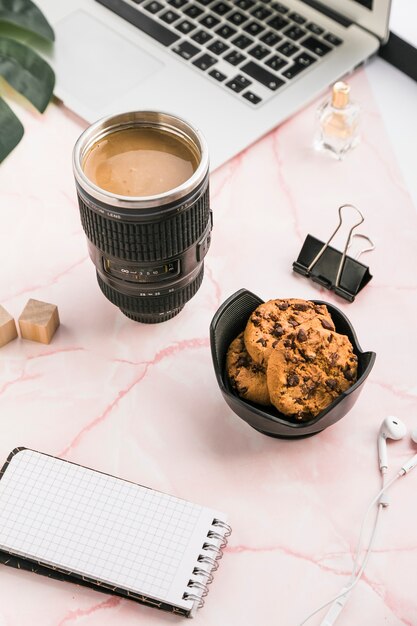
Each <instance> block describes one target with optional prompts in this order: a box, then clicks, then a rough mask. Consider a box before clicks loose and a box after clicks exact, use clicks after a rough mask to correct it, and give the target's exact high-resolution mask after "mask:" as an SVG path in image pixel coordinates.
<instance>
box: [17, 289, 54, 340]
mask: <svg viewBox="0 0 417 626" xmlns="http://www.w3.org/2000/svg"><path fill="white" fill-rule="evenodd" d="M58 326H59V315H58V307H57V306H56V305H55V304H48V302H41V301H40V300H33V299H32V298H31V299H30V300H28V301H27V304H26V306H25V308H24V309H23V311H22V314H21V316H20V317H19V327H20V334H21V335H22V337H23V339H30V340H31V341H39V342H40V343H50V342H51V339H52V337H53V336H54V334H55V331H56V329H57V328H58Z"/></svg>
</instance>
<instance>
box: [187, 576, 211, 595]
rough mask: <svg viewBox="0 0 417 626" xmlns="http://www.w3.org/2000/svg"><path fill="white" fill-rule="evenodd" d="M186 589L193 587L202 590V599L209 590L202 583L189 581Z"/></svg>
mask: <svg viewBox="0 0 417 626" xmlns="http://www.w3.org/2000/svg"><path fill="white" fill-rule="evenodd" d="M187 587H195V588H196V589H202V591H203V593H202V594H201V597H202V598H205V597H206V595H207V594H208V592H209V590H208V588H207V585H205V584H204V583H200V581H199V580H192V579H191V580H190V581H189V582H188V585H187Z"/></svg>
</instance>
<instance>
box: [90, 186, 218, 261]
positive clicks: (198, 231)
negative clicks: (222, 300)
mask: <svg viewBox="0 0 417 626" xmlns="http://www.w3.org/2000/svg"><path fill="white" fill-rule="evenodd" d="M78 204H79V207H80V214H81V223H82V226H83V228H84V231H85V233H86V235H87V237H88V238H89V240H90V241H91V242H92V243H93V244H94V245H95V246H96V247H97V248H99V250H101V251H102V252H105V253H107V254H109V255H111V256H113V257H116V258H120V259H124V260H128V261H159V260H162V259H167V258H170V257H174V256H177V255H179V254H181V253H182V252H184V250H186V249H187V248H189V247H190V246H191V245H193V244H194V243H195V242H196V241H197V240H198V239H199V238H200V237H201V235H202V234H203V233H204V230H205V228H206V226H207V222H208V220H209V219H210V212H209V189H208V186H207V188H206V190H205V192H204V193H203V195H201V196H200V198H198V200H196V201H195V202H194V203H193V204H192V206H191V207H190V208H189V209H187V210H185V211H181V212H180V213H177V214H175V215H174V216H172V217H169V218H167V219H165V220H163V221H157V222H148V223H143V222H127V221H126V222H123V221H121V220H120V221H117V220H112V219H109V218H107V217H104V216H103V215H99V214H98V213H96V212H95V211H93V210H91V209H90V208H89V207H88V206H87V205H86V204H85V203H84V202H83V200H82V198H81V197H80V195H78Z"/></svg>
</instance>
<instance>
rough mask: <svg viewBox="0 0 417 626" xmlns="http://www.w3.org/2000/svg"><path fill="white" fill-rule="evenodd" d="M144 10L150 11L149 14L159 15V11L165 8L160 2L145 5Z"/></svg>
mask: <svg viewBox="0 0 417 626" xmlns="http://www.w3.org/2000/svg"><path fill="white" fill-rule="evenodd" d="M143 8H144V9H146V11H149V13H158V11H160V10H161V9H163V8H164V5H163V4H160V3H159V2H148V4H144V5H143Z"/></svg>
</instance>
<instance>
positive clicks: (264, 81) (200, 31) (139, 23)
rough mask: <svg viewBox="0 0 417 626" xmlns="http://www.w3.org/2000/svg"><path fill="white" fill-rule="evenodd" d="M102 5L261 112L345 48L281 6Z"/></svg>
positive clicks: (243, 0)
mask: <svg viewBox="0 0 417 626" xmlns="http://www.w3.org/2000/svg"><path fill="white" fill-rule="evenodd" d="M97 2H99V3H100V4H102V5H104V6H106V7H107V8H108V9H110V10H111V11H113V12H114V13H116V14H117V15H119V16H120V17H122V18H124V19H125V20H127V21H128V22H130V23H131V24H133V25H134V26H136V27H137V28H139V30H141V31H143V32H144V33H146V34H147V35H149V36H150V37H152V38H153V39H154V40H156V41H157V42H158V43H160V44H161V45H163V46H164V47H165V48H168V49H169V50H172V52H173V53H174V54H176V55H178V56H179V57H180V58H181V59H183V60H184V61H185V62H187V63H190V64H191V65H192V66H193V67H194V68H196V69H197V70H199V71H201V72H204V73H205V74H206V75H207V77H208V78H209V79H210V80H213V81H215V82H217V83H218V84H219V85H221V86H222V87H223V88H224V89H227V90H229V91H230V92H234V93H235V94H236V95H237V97H239V98H243V99H244V101H245V102H247V103H249V105H251V106H254V107H257V106H259V105H260V104H261V103H262V102H265V101H266V100H268V99H269V98H271V97H272V96H273V95H274V93H275V92H277V91H278V90H279V89H282V88H283V87H284V86H285V85H286V84H288V83H289V82H291V81H292V80H293V79H294V78H295V77H297V76H299V75H300V74H301V73H302V72H304V71H306V70H307V69H308V68H310V67H311V66H312V65H313V64H315V63H318V62H320V59H322V58H323V57H324V56H326V55H327V54H329V53H331V52H332V50H334V49H335V48H336V47H338V46H340V45H341V44H342V43H343V40H342V39H340V37H338V36H336V35H335V34H333V33H331V32H329V31H326V30H325V29H324V28H322V27H321V26H319V25H318V24H315V23H313V22H310V21H309V20H308V19H307V18H306V17H305V16H303V15H301V14H300V13H297V12H294V11H291V10H290V9H289V8H288V7H287V6H285V4H283V3H281V2H271V1H268V2H267V1H266V0H265V1H264V2H259V1H256V0H235V1H233V2H229V1H226V0H225V1H224V2H223V1H219V0H197V1H194V2H190V1H189V0H97Z"/></svg>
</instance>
